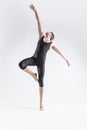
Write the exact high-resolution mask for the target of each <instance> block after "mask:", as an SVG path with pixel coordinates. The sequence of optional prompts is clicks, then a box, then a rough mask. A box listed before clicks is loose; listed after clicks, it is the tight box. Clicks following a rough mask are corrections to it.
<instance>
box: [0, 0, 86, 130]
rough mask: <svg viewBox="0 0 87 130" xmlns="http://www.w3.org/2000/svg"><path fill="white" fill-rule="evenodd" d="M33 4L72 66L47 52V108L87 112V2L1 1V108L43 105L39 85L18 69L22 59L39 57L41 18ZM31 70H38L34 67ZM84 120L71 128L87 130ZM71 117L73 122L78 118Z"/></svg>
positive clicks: (52, 53)
mask: <svg viewBox="0 0 87 130" xmlns="http://www.w3.org/2000/svg"><path fill="white" fill-rule="evenodd" d="M31 3H33V4H34V5H35V6H36V9H37V10H38V13H39V16H40V21H41V25H42V29H43V32H46V31H53V32H54V34H55V39H54V43H55V44H56V46H57V47H58V49H59V50H60V51H61V52H62V53H63V55H64V56H65V57H67V59H68V60H69V61H70V64H71V65H70V67H68V66H67V64H66V62H65V61H64V60H63V59H62V58H61V57H60V56H59V55H57V54H56V53H55V52H53V50H50V51H49V52H48V55H47V60H46V71H45V87H44V104H45V107H46V110H48V111H50V110H51V114H52V113H53V114H54V115H56V114H57V113H58V108H59V110H60V111H61V113H62V109H63V108H65V109H66V110H67V112H68V110H70V109H72V111H73V110H74V108H75V110H76V111H77V113H78V112H83V111H85V112H87V110H86V109H87V68H86V66H87V59H86V58H87V54H86V53H87V52H86V50H87V2H86V0H73V1H69V0H61V1H57V0H52V1H50V0H44V1H40V0H32V1H28V0H21V1H18V0H12V1H11V0H7V1H5V0H3V1H0V68H1V69H0V108H1V109H2V110H3V109H7V108H9V109H10V108H11V109H13V108H16V109H24V110H28V109H29V110H30V111H32V110H33V111H34V108H35V109H36V108H37V107H38V101H39V91H38V84H37V83H36V82H34V80H33V79H32V77H30V76H29V75H28V74H26V73H24V72H23V71H22V70H21V69H20V68H19V67H18V63H19V62H20V61H21V60H22V59H24V58H27V57H30V56H31V55H32V54H33V53H34V50H35V48H36V45H37V39H38V31H37V24H36V19H35V16H34V13H33V12H32V10H30V8H29V7H28V5H29V4H31ZM32 69H33V70H34V71H36V68H35V67H32ZM54 110H55V112H54ZM48 113H49V112H48ZM44 114H45V113H44ZM72 115H73V114H72ZM84 115H85V114H84ZM68 116H69V113H68ZM77 117H79V116H77ZM82 117H83V118H84V120H83V124H82V126H81V125H78V127H71V128H74V129H73V130H75V129H76V128H77V129H81V128H83V126H84V129H85V128H86V127H85V125H84V123H85V121H86V117H87V116H82ZM61 118H62V117H61ZM64 119H65V118H64ZM67 119H68V118H67ZM72 119H73V121H74V117H73V118H72ZM76 120H77V118H76ZM61 123H62V120H61ZM61 123H60V124H61ZM80 123H81V122H80ZM78 124H79V123H78ZM75 126H76V124H75ZM2 128H3V129H4V127H2ZM15 128H16V127H15ZM58 128H60V127H58ZM63 128H64V127H63ZM69 128H70V127H69ZM61 129H62V128H61Z"/></svg>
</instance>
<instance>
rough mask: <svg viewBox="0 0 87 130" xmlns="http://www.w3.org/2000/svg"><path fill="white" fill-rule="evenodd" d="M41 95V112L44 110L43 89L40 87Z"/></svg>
mask: <svg viewBox="0 0 87 130" xmlns="http://www.w3.org/2000/svg"><path fill="white" fill-rule="evenodd" d="M39 93H40V110H41V111H42V110H43V100H42V99H43V87H39Z"/></svg>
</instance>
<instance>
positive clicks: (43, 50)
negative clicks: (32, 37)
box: [33, 36, 52, 61]
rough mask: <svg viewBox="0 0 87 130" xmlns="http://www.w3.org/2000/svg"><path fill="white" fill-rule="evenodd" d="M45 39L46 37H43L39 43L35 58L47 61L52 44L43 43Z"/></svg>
mask: <svg viewBox="0 0 87 130" xmlns="http://www.w3.org/2000/svg"><path fill="white" fill-rule="evenodd" d="M43 38H44V36H42V37H41V39H40V40H39V41H38V44H37V47H36V50H35V53H34V55H33V57H35V58H37V59H40V60H44V61H45V59H46V54H47V51H48V50H49V49H50V45H51V43H52V42H49V43H46V42H44V41H43Z"/></svg>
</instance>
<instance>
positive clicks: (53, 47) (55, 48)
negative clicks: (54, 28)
mask: <svg viewBox="0 0 87 130" xmlns="http://www.w3.org/2000/svg"><path fill="white" fill-rule="evenodd" d="M51 48H52V49H53V50H54V51H55V52H57V53H58V54H59V55H60V56H61V57H62V58H63V59H64V60H65V61H66V63H67V65H68V66H69V65H70V63H69V61H68V60H67V59H66V58H65V57H64V56H63V54H62V53H61V52H60V51H59V50H58V48H57V47H56V46H55V45H53V46H51Z"/></svg>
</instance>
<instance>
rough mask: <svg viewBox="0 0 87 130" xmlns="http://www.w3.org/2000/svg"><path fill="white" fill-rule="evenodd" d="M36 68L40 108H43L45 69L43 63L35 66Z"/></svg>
mask: <svg viewBox="0 0 87 130" xmlns="http://www.w3.org/2000/svg"><path fill="white" fill-rule="evenodd" d="M37 70H38V78H39V79H38V82H39V93H40V110H43V88H44V84H43V78H44V71H45V65H44V64H42V65H39V66H37Z"/></svg>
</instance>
